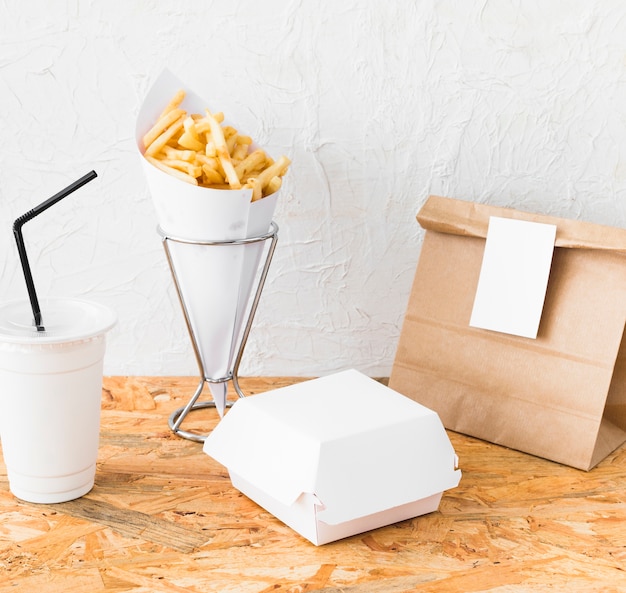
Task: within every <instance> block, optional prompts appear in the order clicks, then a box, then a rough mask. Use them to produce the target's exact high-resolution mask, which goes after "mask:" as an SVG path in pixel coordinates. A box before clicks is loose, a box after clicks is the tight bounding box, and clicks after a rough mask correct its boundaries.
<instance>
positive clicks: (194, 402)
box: [157, 222, 278, 443]
mask: <svg viewBox="0 0 626 593" xmlns="http://www.w3.org/2000/svg"><path fill="white" fill-rule="evenodd" d="M157 230H158V232H159V234H160V235H161V238H162V241H163V247H164V249H165V254H166V256H167V261H168V264H169V267H170V271H171V273H172V277H173V279H174V285H175V286H176V291H177V293H178V298H179V301H180V304H181V306H182V309H183V313H184V316H185V322H186V324H187V330H188V331H189V335H190V337H191V341H192V344H193V348H194V352H195V355H196V360H197V362H198V367H199V371H200V382H199V383H198V387H197V388H196V391H195V393H194V394H193V396H192V397H191V399H190V400H189V402H188V403H187V405H186V406H184V407H182V408H178V409H177V410H174V412H172V413H171V414H170V417H169V419H168V425H169V427H170V429H171V430H172V432H173V433H174V434H176V435H178V436H180V437H182V438H185V439H188V440H191V441H196V442H200V443H202V442H204V440H205V439H206V437H207V436H208V435H206V434H198V433H196V432H191V431H186V430H183V429H182V428H181V424H182V422H183V421H184V420H185V418H186V417H187V416H188V415H189V414H190V413H191V412H193V411H196V410H204V409H207V408H215V407H216V405H215V401H202V402H199V401H198V399H199V397H200V395H201V394H202V391H203V389H204V386H205V384H206V383H227V382H228V381H232V383H233V387H234V388H235V391H236V393H237V395H238V396H239V397H245V394H244V393H243V392H242V390H241V388H240V387H239V376H238V372H239V365H240V363H241V359H242V357H243V351H244V349H245V347H246V342H247V341H248V336H249V335H250V329H251V327H252V321H253V320H254V315H255V313H256V310H257V307H258V304H259V300H260V298H261V292H262V291H263V286H264V284H265V280H266V278H267V272H268V270H269V267H270V263H271V261H272V257H273V255H274V250H275V249H276V242H277V241H278V225H277V224H276V223H274V222H272V223H271V225H270V230H269V231H268V232H267V233H265V234H264V235H260V236H258V237H251V238H249V239H237V240H228V241H191V240H187V239H180V238H176V237H172V236H169V235H167V233H165V231H163V230H162V229H161V228H160V227H159V228H158V229H157ZM170 241H175V242H179V243H188V244H193V245H221V246H225V245H226V246H228V245H246V244H250V243H259V242H267V241H270V245H269V248H268V249H267V251H266V253H265V260H264V262H263V266H262V269H261V273H260V276H259V279H258V281H257V285H256V291H255V292H254V298H253V299H252V303H251V304H250V306H249V309H248V312H247V317H246V323H245V325H244V329H243V332H242V335H241V341H240V342H239V346H238V349H237V355H236V357H235V362H234V365H233V369H232V371H231V372H230V373H229V374H228V376H226V377H219V378H211V377H207V373H206V372H205V370H204V364H203V361H202V357H201V356H200V350H199V348H198V340H197V337H196V335H195V332H194V328H193V327H192V325H191V321H190V316H189V312H188V310H187V307H186V305H185V300H184V297H183V294H182V291H181V285H180V282H179V279H178V277H177V275H176V270H175V267H174V264H173V262H172V255H171V251H170V248H169V242H170ZM233 403H234V402H233V401H227V402H226V407H228V408H229V407H231V406H232V405H233Z"/></svg>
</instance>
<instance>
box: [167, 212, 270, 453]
mask: <svg viewBox="0 0 626 593" xmlns="http://www.w3.org/2000/svg"><path fill="white" fill-rule="evenodd" d="M157 231H158V233H159V235H160V236H161V239H162V242H163V247H164V249H165V254H166V256H167V261H168V264H169V267H170V271H171V273H172V278H173V280H174V285H175V287H176V291H177V294H178V298H179V301H180V304H181V307H182V310H183V314H184V317H185V323H186V324H187V330H188V332H189V336H190V338H191V342H192V345H193V349H194V353H195V355H196V361H197V363H198V369H199V371H200V381H199V383H198V387H197V388H196V391H195V392H194V394H193V396H192V397H191V399H190V400H189V402H188V403H187V405H186V406H184V407H181V408H178V409H177V410H174V412H172V413H171V415H170V417H169V419H168V424H169V427H170V429H171V430H172V432H174V433H175V434H176V435H178V436H180V437H182V438H185V439H189V440H192V441H196V442H204V440H205V439H206V437H207V436H208V435H203V434H199V433H196V432H192V431H187V430H183V429H182V428H181V424H182V423H183V421H184V420H185V418H187V416H188V415H189V414H190V413H191V412H193V411H194V410H201V409H205V408H218V410H220V406H219V405H218V401H219V400H220V399H223V400H224V401H225V394H226V389H227V384H228V382H229V381H232V384H233V387H234V389H235V392H236V393H237V395H238V396H239V397H240V398H242V397H245V394H244V393H243V392H242V390H241V388H240V386H239V376H238V372H239V365H240V363H241V359H242V357H243V352H244V349H245V347H246V343H247V341H248V336H249V335H250V329H251V327H252V322H253V320H254V315H255V313H256V310H257V307H258V304H259V300H260V298H261V293H262V291H263V286H264V284H265V280H266V278H267V273H268V271H269V267H270V264H271V261H272V257H273V255H274V251H275V249H276V243H277V241H278V225H276V223H274V222H272V223H271V224H270V228H269V231H268V232H267V233H264V234H262V235H259V236H256V237H250V238H246V239H233V240H216V241H213V240H207V241H205V240H189V239H183V238H180V237H174V236H171V235H170V234H168V233H167V232H166V231H164V230H163V229H162V228H161V227H158V229H157ZM268 243H269V246H267V244H268ZM266 247H267V248H266ZM217 250H222V251H219V255H218V251H217ZM223 250H225V251H223ZM198 268H201V269H198ZM211 268H213V269H211ZM216 268H217V269H216ZM238 270H240V271H241V274H240V275H239V276H238V275H237V274H236V271H238ZM259 270H260V272H259ZM224 271H225V272H227V274H226V275H228V273H231V272H232V274H231V278H230V280H229V281H228V282H226V284H223V283H222V279H221V278H220V277H219V276H221V275H222V272H224ZM216 272H217V273H216ZM207 275H208V276H207ZM207 278H210V280H207ZM252 295H253V296H252ZM251 297H252V298H251ZM215 299H217V300H215ZM219 303H221V304H222V306H220V305H219ZM207 316H208V317H209V319H208V322H207ZM209 334H211V335H209ZM206 384H208V385H209V387H210V390H211V393H212V395H213V398H212V400H209V401H199V398H200V395H201V394H202V392H203V390H204V387H205V385H206ZM216 394H217V396H218V397H217V401H216ZM232 404H233V402H232V401H229V402H226V401H225V406H226V407H230V406H232ZM222 412H223V410H220V414H221V413H222Z"/></svg>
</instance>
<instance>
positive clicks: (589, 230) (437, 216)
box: [417, 196, 626, 253]
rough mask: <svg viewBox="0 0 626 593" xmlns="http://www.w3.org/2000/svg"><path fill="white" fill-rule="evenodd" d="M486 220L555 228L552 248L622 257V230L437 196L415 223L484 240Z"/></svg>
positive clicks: (625, 238) (625, 241)
mask: <svg viewBox="0 0 626 593" xmlns="http://www.w3.org/2000/svg"><path fill="white" fill-rule="evenodd" d="M490 216H499V217H503V218H512V219H516V220H527V221H530V222H540V223H544V224H553V225H556V228H557V230H556V241H555V246H556V247H570V248H581V249H605V250H611V251H619V252H623V253H626V229H620V228H616V227H610V226H604V225H600V224H594V223H589V222H582V221H579V220H571V219H566V218H557V217H554V216H547V215H543V214H531V213H526V212H521V211H519V210H515V209H513V208H504V207H499V206H489V205H486V204H477V203H475V202H467V201H464V200H457V199H453V198H443V197H440V196H430V197H429V198H428V200H427V201H426V203H425V204H424V206H422V208H421V210H420V211H419V213H418V214H417V221H418V222H419V223H420V225H421V226H422V227H423V228H424V229H426V230H432V231H439V232H443V233H448V234H451V235H465V236H471V237H482V238H483V239H484V238H486V237H487V229H488V227H489V217H490Z"/></svg>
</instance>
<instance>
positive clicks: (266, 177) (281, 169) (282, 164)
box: [257, 156, 291, 189]
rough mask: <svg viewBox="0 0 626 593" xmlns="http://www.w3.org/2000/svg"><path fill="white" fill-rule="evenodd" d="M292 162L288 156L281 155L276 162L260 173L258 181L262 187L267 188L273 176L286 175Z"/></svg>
mask: <svg viewBox="0 0 626 593" xmlns="http://www.w3.org/2000/svg"><path fill="white" fill-rule="evenodd" d="M290 164H291V161H290V160H289V159H288V158H287V157H286V156H281V157H280V158H279V159H278V160H277V161H276V162H275V163H274V164H272V165H270V166H269V167H268V168H267V169H265V170H264V171H262V172H261V173H260V174H259V176H258V177H257V183H260V184H261V187H262V188H263V189H265V188H266V187H267V185H268V183H269V182H270V180H271V179H272V177H276V176H279V177H280V176H282V175H284V174H285V171H286V170H287V167H289V165H290Z"/></svg>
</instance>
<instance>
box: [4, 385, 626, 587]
mask: <svg viewBox="0 0 626 593" xmlns="http://www.w3.org/2000/svg"><path fill="white" fill-rule="evenodd" d="M297 380H300V379H297ZM294 381H296V379H290V378H248V379H242V380H241V386H242V389H243V390H244V392H245V393H246V394H248V395H253V394H254V393H257V392H262V391H267V390H269V389H272V388H275V387H279V386H283V385H287V384H290V383H292V382H294ZM196 383H197V380H196V379H195V378H187V377H105V380H104V386H103V391H102V398H103V399H102V405H103V411H102V428H101V445H100V453H99V461H98V468H97V474H96V485H95V487H94V489H93V490H92V491H91V492H90V493H89V494H88V495H86V496H85V497H83V498H81V499H78V500H75V501H71V502H68V503H63V504H54V505H34V504H28V503H24V502H20V501H18V500H17V499H15V498H14V497H13V495H12V494H11V493H10V492H9V488H8V482H7V478H6V471H5V468H4V465H0V593H8V592H11V593H15V592H16V591H20V592H22V591H24V592H31V591H37V592H38V593H48V592H50V593H56V592H59V593H61V592H62V593H74V592H76V593H79V592H80V593H82V592H85V591H89V592H90V593H97V592H100V591H102V592H111V593H147V592H168V593H169V592H179V591H180V592H183V591H184V592H192V593H193V592H197V593H200V592H202V593H207V592H224V593H226V592H232V593H234V592H237V593H269V592H289V593H304V592H313V591H316V592H320V593H340V592H341V593H371V592H379V591H382V592H386V593H401V592H408V591H420V592H445V593H470V592H479V591H480V592H487V591H488V592H498V593H518V592H519V593H521V592H539V591H541V592H544V591H547V590H549V591H568V592H579V591H580V592H585V593H588V592H596V591H597V592H600V591H602V592H604V593H606V592H609V593H610V592H617V591H626V572H625V568H626V538H625V537H624V534H625V529H626V527H625V525H626V505H625V504H624V503H625V501H626V449H625V448H621V449H618V450H617V451H616V452H615V453H613V454H612V455H610V456H609V457H608V458H607V459H605V460H604V461H603V462H602V463H601V464H600V465H599V466H598V467H596V468H595V469H593V470H592V471H590V472H582V471H580V470H576V469H572V468H569V467H565V466H562V465H558V464H555V463H552V462H549V461H546V460H543V459H539V458H537V457H532V456H529V455H526V454H523V453H519V452H516V451H512V450H509V449H506V448H503V447H499V446H497V445H493V444H490V443H486V442H483V441H480V440H477V439H473V438H469V437H466V436H463V435H460V434H456V433H449V435H450V438H451V440H452V444H453V445H454V448H455V450H456V452H457V454H458V456H459V458H460V467H461V469H462V471H463V477H462V479H461V483H460V485H459V486H458V487H457V488H454V489H452V490H449V491H446V492H445V493H444V495H443V498H442V501H441V505H440V507H439V510H438V511H437V512H434V513H431V514H429V515H425V516H422V517H417V518H415V519H412V520H409V521H403V522H401V523H398V524H395V525H390V526H388V527H384V528H381V529H377V530H375V531H372V532H368V533H364V534H360V535H355V536H353V537H350V538H348V539H345V540H341V541H338V542H334V543H331V544H327V545H325V546H320V547H315V546H313V545H312V544H310V543H309V542H307V541H306V540H304V539H303V538H302V537H300V536H299V535H298V534H297V533H295V532H293V531H292V530H291V529H289V528H288V527H286V526H285V525H283V524H282V523H280V522H279V521H278V520H277V519H275V518H274V517H273V516H272V515H270V514H269V513H267V512H266V511H264V510H263V509H261V508H260V507H259V506H257V505H256V504H255V503H253V502H252V501H250V500H249V499H247V498H246V497H245V496H243V495H242V494H240V493H239V492H237V491H236V490H235V489H234V488H233V487H232V486H231V484H230V480H229V478H228V474H227V472H226V470H225V469H224V468H223V467H222V466H220V465H219V464H218V463H217V462H215V461H213V460H212V459H211V458H210V457H208V456H207V455H205V454H204V453H203V452H202V446H201V444H200V443H195V442H192V441H188V440H185V439H182V438H180V437H177V436H175V435H174V434H172V433H171V431H170V430H169V428H168V425H167V418H168V416H169V414H170V413H171V412H172V411H173V410H174V409H176V408H178V407H180V406H182V405H184V404H185V403H186V402H187V401H188V400H189V398H190V397H191V394H192V393H193V391H194V389H195V387H196ZM231 397H232V394H231ZM217 421H218V418H217V413H216V412H215V410H203V411H198V412H194V413H193V414H192V415H191V416H189V418H188V419H187V420H186V421H185V428H186V429H187V430H197V431H199V432H205V431H208V430H210V429H211V427H212V426H215V424H216V423H217Z"/></svg>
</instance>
